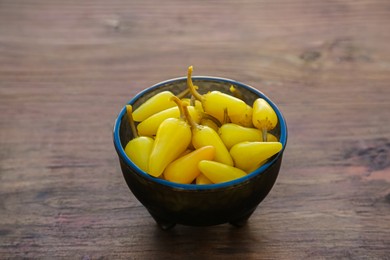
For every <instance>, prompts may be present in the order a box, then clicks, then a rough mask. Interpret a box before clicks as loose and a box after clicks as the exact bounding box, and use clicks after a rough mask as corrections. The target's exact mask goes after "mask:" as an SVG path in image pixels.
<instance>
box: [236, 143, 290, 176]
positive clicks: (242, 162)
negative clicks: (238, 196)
mask: <svg viewBox="0 0 390 260" xmlns="http://www.w3.org/2000/svg"><path fill="white" fill-rule="evenodd" d="M280 150H282V144H281V143H280V142H248V141H246V142H242V143H238V144H236V145H234V146H233V147H232V148H231V149H230V154H231V156H232V157H233V160H234V165H235V166H236V167H237V168H240V169H242V170H243V171H245V172H247V173H249V172H252V171H254V170H256V169H257V168H258V167H260V166H261V165H262V164H264V163H265V161H266V160H267V159H269V158H270V157H272V156H273V155H275V154H277V153H278V152H279V151H280Z"/></svg>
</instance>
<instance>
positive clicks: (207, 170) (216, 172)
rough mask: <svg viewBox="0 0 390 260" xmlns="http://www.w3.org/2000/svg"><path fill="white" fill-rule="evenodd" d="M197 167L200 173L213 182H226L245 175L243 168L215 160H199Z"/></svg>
mask: <svg viewBox="0 0 390 260" xmlns="http://www.w3.org/2000/svg"><path fill="white" fill-rule="evenodd" d="M198 167H199V169H200V171H201V172H202V174H203V175H204V176H206V177H207V178H208V179H209V180H210V181H212V182H213V183H221V182H227V181H231V180H235V179H237V178H240V177H243V176H245V175H246V172H244V171H243V170H240V169H238V168H236V167H233V166H230V165H226V164H223V163H219V162H215V161H209V160H203V161H200V162H199V164H198Z"/></svg>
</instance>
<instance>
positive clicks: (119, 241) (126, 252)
mask: <svg viewBox="0 0 390 260" xmlns="http://www.w3.org/2000/svg"><path fill="white" fill-rule="evenodd" d="M188 65H194V68H195V71H194V75H212V76H220V77H227V78H232V79H235V80H238V81H241V82H245V83H248V84H251V85H252V86H254V87H256V88H258V89H260V90H262V91H263V92H264V93H266V94H267V95H268V96H269V97H270V98H271V99H272V100H273V101H275V102H276V103H277V104H279V107H280V109H281V110H282V111H283V113H284V115H285V117H286V120H287V123H288V128H289V139H288V145H287V150H286V152H285V157H284V161H283V165H282V169H281V172H280V175H279V177H278V179H277V183H276V185H275V186H274V188H273V190H272V191H271V193H270V194H269V196H268V197H267V198H266V199H265V201H264V202H263V203H262V204H260V206H259V208H258V209H257V210H256V212H255V213H254V215H253V216H252V217H251V218H250V220H249V222H248V224H247V225H246V226H245V227H243V228H240V229H237V228H234V227H232V226H230V225H228V224H226V225H219V226H213V227H202V228H193V227H187V226H180V225H179V226H176V227H175V228H174V229H173V230H171V231H168V232H164V231H162V230H160V229H159V228H158V227H157V226H156V224H155V222H154V221H153V219H152V218H151V217H150V216H149V214H148V213H147V211H146V210H145V208H144V207H143V206H142V205H141V204H140V203H139V202H138V201H137V200H136V199H135V198H134V196H133V195H132V193H131V192H130V191H129V189H128V188H127V186H126V184H125V181H124V179H123V177H122V175H121V171H120V168H119V164H118V159H117V156H116V153H115V150H114V146H113V143H112V127H113V123H114V120H115V117H116V116H117V114H118V112H119V110H120V109H121V108H122V107H123V106H124V104H125V103H126V102H127V101H128V100H129V99H130V98H131V97H132V96H133V95H134V94H135V93H137V92H139V91H141V90H143V89H144V88H146V87H148V86H151V85H152V84H155V83H157V82H159V81H163V80H166V79H170V78H174V77H179V76H185V75H186V68H187V66H188ZM389 84H390V2H389V1H386V0H381V1H379V0H361V1H352V0H350V1H310V0H301V1H300V0H291V1H290V0H276V1H254V0H245V1H223V2H222V1H179V0H170V1H151V0H147V1H141V0H132V1H124V0H113V1H102V0H99V1H76V0H70V1H49V0H37V1H27V0H16V1H15V0H0V111H1V113H0V259H25V258H27V259H30V258H33V259H84V260H86V259H181V258H183V257H185V256H186V257H189V258H191V259H201V258H203V259H212V258H222V257H223V258H225V259H226V258H227V259H390V167H389V166H390V122H389V111H390V102H389V99H390V85H389Z"/></svg>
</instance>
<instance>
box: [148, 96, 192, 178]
mask: <svg viewBox="0 0 390 260" xmlns="http://www.w3.org/2000/svg"><path fill="white" fill-rule="evenodd" d="M172 100H173V101H174V102H176V103H177V104H179V102H180V99H178V98H177V97H175V96H174V97H172ZM181 107H182V106H180V110H181ZM180 114H181V117H180V118H168V119H165V120H164V121H163V122H162V123H161V124H160V126H159V127H158V130H157V133H156V139H155V141H154V144H153V148H152V153H151V155H150V158H149V168H148V173H149V174H150V175H152V176H154V177H159V176H160V175H161V174H162V173H163V172H164V170H165V168H166V167H167V165H168V164H170V163H171V162H172V161H174V160H175V159H177V158H178V157H179V156H180V155H181V154H182V153H183V152H184V151H185V150H186V149H187V147H188V145H189V144H190V143H191V135H192V134H191V126H190V125H189V124H188V123H187V122H186V120H185V116H184V113H183V111H182V110H181V111H180Z"/></svg>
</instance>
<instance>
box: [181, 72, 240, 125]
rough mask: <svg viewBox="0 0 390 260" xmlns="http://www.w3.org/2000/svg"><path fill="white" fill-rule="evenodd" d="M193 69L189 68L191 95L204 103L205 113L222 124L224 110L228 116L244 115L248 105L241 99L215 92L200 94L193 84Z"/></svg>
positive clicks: (188, 82) (188, 76) (188, 78)
mask: <svg viewBox="0 0 390 260" xmlns="http://www.w3.org/2000/svg"><path fill="white" fill-rule="evenodd" d="M192 71H193V67H192V66H190V67H189V68H188V74H187V85H188V88H189V90H190V92H191V94H192V95H193V96H194V97H195V98H196V99H197V100H199V101H201V102H202V105H203V109H204V112H206V113H207V114H209V115H212V116H213V117H215V118H217V119H218V120H219V121H220V122H223V119H224V110H225V109H227V113H228V116H229V117H230V116H235V115H242V114H244V113H245V111H246V109H247V104H246V103H245V102H244V101H242V100H241V99H239V98H236V97H233V96H231V95H228V94H225V93H222V92H220V91H217V90H214V91H211V92H208V93H206V94H204V95H201V94H199V92H198V91H197V90H196V87H195V86H194V85H193V82H192V78H191V77H192Z"/></svg>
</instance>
